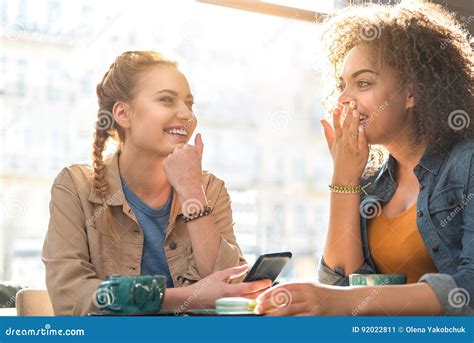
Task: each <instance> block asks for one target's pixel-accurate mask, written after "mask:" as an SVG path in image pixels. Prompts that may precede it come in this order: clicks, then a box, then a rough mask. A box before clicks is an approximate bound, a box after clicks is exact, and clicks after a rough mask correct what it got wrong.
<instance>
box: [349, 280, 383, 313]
mask: <svg viewBox="0 0 474 343" xmlns="http://www.w3.org/2000/svg"><path fill="white" fill-rule="evenodd" d="M346 292H347V295H348V297H346V298H347V299H346V301H347V304H349V307H350V313H349V315H351V316H367V315H370V312H371V307H372V306H373V304H370V302H371V300H373V297H375V296H376V295H377V294H378V292H380V289H377V287H370V286H369V287H360V286H352V287H347V288H346Z"/></svg>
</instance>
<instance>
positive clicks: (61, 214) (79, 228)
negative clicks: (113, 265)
mask: <svg viewBox="0 0 474 343" xmlns="http://www.w3.org/2000/svg"><path fill="white" fill-rule="evenodd" d="M49 208H50V220H49V226H48V231H47V233H46V237H45V240H44V245H43V252H42V261H43V263H44V264H45V269H46V286H47V289H48V293H49V296H50V298H51V302H52V305H53V310H54V314H55V315H87V313H88V312H90V311H94V310H97V309H98V308H97V307H96V306H95V305H94V303H93V300H92V299H93V296H95V290H96V289H97V287H98V286H99V284H100V283H101V282H102V280H101V279H99V277H98V276H97V274H96V272H95V270H94V266H93V265H92V264H91V263H90V261H89V247H88V239H87V234H86V231H85V228H84V226H85V216H84V211H83V209H82V206H81V202H80V200H79V197H78V195H77V192H76V191H75V186H74V182H73V180H72V177H71V175H70V173H69V171H68V169H67V168H65V169H63V170H62V171H61V173H60V174H59V175H58V177H57V178H56V180H55V181H54V183H53V186H52V189H51V202H50V206H49Z"/></svg>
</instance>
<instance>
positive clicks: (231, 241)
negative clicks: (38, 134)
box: [43, 51, 270, 315]
mask: <svg viewBox="0 0 474 343" xmlns="http://www.w3.org/2000/svg"><path fill="white" fill-rule="evenodd" d="M97 96H98V102H99V111H98V120H97V124H96V131H95V134H94V144H93V154H92V158H93V163H92V166H89V165H87V164H84V165H78V164H76V165H73V166H69V167H66V168H64V169H63V170H62V171H61V172H60V173H59V175H58V177H57V178H56V180H55V181H54V183H53V186H52V190H51V204H50V212H51V214H50V223H49V228H48V232H47V235H46V238H45V242H44V248H43V261H44V263H45V266H46V285H47V288H48V293H49V295H50V298H51V301H52V304H53V309H54V313H55V314H56V315H86V314H87V313H88V312H91V311H93V310H97V309H98V305H97V302H96V301H94V299H95V293H96V289H97V287H98V286H99V284H100V283H101V282H102V281H103V280H104V279H105V278H106V276H108V275H111V274H125V275H150V274H151V275H152V274H157V275H164V276H166V278H167V287H168V288H169V289H168V290H167V291H166V296H165V299H164V303H163V306H164V307H165V308H167V309H176V308H181V306H182V304H183V302H185V301H186V300H187V301H188V304H187V305H188V306H189V307H196V306H198V307H200V306H205V307H206V308H209V307H212V306H214V300H215V299H216V298H219V297H223V296H230V295H234V296H240V295H243V294H248V293H252V292H255V291H258V290H260V289H263V288H266V287H269V285H270V284H269V281H268V280H261V281H256V282H254V283H245V284H239V285H228V284H227V283H228V282H229V281H231V280H233V281H234V282H235V281H238V280H239V278H240V279H241V278H242V277H243V274H245V272H246V271H247V269H248V267H247V266H246V264H245V259H244V257H243V255H242V252H241V250H240V248H239V245H238V244H237V241H236V238H235V235H234V231H233V220H232V210H231V207H230V198H229V194H228V193H227V189H226V187H225V185H224V182H223V181H221V180H219V179H218V178H216V177H215V176H214V175H212V174H210V173H209V172H203V171H202V169H201V159H202V154H203V150H204V145H203V142H202V140H201V135H200V134H198V135H196V139H195V142H194V145H192V144H188V142H189V140H190V138H191V136H192V134H193V132H194V131H195V129H196V126H197V120H196V117H195V116H194V113H193V96H192V94H191V90H190V88H189V84H188V81H187V79H186V77H185V76H184V75H183V74H182V73H181V71H180V70H179V69H178V67H177V64H176V63H175V62H174V61H171V60H168V59H166V58H165V57H163V56H162V55H161V54H159V53H156V52H154V51H129V52H125V53H123V54H122V55H120V56H118V57H117V59H116V60H115V62H114V63H113V64H112V65H111V66H110V68H109V70H108V71H107V72H106V73H105V75H104V77H103V79H102V81H101V82H100V83H99V84H98V85H97ZM109 140H114V141H115V142H116V143H118V150H117V151H116V152H115V153H114V154H113V155H112V156H110V157H109V158H107V159H104V158H103V152H104V149H105V147H106V144H107V142H108V141H109ZM185 286H187V287H185ZM195 298H196V299H195ZM190 299H195V301H190Z"/></svg>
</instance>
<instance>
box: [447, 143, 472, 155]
mask: <svg viewBox="0 0 474 343" xmlns="http://www.w3.org/2000/svg"><path fill="white" fill-rule="evenodd" d="M473 154H474V138H469V139H465V140H462V141H461V142H459V143H457V144H456V145H455V146H454V147H453V148H452V149H451V152H450V153H449V155H450V156H454V157H456V156H472V155H473Z"/></svg>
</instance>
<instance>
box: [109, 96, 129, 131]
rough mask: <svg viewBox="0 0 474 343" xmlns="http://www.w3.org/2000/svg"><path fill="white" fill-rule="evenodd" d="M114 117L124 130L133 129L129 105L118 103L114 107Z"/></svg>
mask: <svg viewBox="0 0 474 343" xmlns="http://www.w3.org/2000/svg"><path fill="white" fill-rule="evenodd" d="M112 115H113V116H114V120H115V121H116V122H117V124H119V125H120V126H121V127H123V128H124V129H129V128H130V127H131V121H130V106H129V105H128V104H127V103H124V102H121V101H117V102H116V103H115V104H114V107H112Z"/></svg>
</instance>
